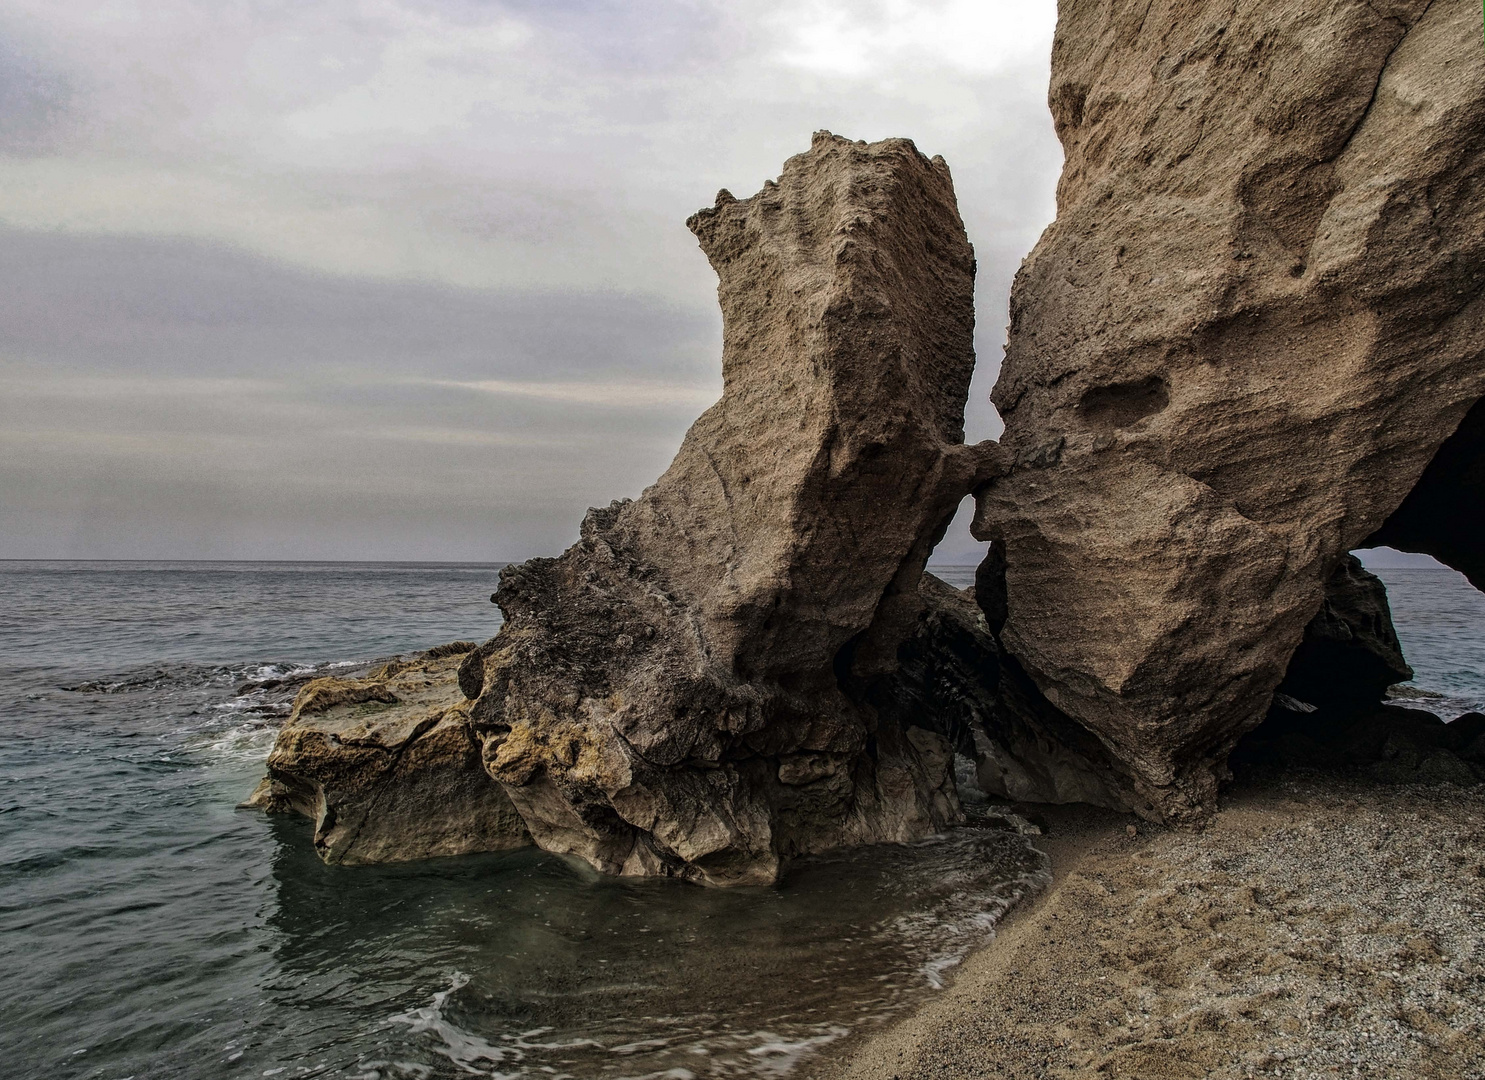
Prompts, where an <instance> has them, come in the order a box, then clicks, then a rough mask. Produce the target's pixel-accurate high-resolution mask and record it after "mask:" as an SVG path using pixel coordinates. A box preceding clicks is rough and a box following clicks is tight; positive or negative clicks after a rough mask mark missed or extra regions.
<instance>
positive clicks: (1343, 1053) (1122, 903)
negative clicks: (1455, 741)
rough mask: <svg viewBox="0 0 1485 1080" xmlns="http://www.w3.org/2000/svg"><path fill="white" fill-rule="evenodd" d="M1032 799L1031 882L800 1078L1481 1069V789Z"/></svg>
mask: <svg viewBox="0 0 1485 1080" xmlns="http://www.w3.org/2000/svg"><path fill="white" fill-rule="evenodd" d="M1037 810H1038V811H1039V813H1040V819H1041V820H1042V822H1043V823H1044V825H1045V828H1046V834H1045V835H1044V836H1043V837H1042V838H1041V839H1042V840H1043V841H1045V843H1043V844H1042V845H1041V846H1042V847H1043V850H1045V851H1046V852H1047V854H1048V855H1049V856H1050V857H1051V861H1052V871H1053V882H1052V884H1051V885H1050V886H1049V887H1048V889H1047V890H1046V891H1045V892H1044V893H1043V894H1042V895H1041V897H1040V898H1039V899H1037V900H1036V901H1033V902H1032V903H1031V904H1029V905H1028V906H1027V907H1026V908H1024V909H1022V910H1021V911H1020V912H1019V913H1018V914H1016V915H1014V916H1012V917H1011V918H1010V919H1008V920H1007V922H1006V924H1005V925H1004V926H1003V927H1002V929H1001V931H1000V934H999V936H998V937H997V938H996V940H995V941H994V942H992V943H991V944H990V945H988V946H987V947H985V948H984V949H982V950H981V951H980V952H978V953H977V954H975V955H974V956H972V957H970V958H969V959H968V960H967V961H966V962H965V963H964V965H963V966H962V968H961V970H960V971H959V973H958V975H957V977H956V978H955V980H954V982H953V983H952V984H951V985H950V987H949V988H948V989H947V990H945V991H944V992H943V993H942V994H940V995H938V996H936V997H934V998H932V999H930V1000H929V1001H928V1002H926V1003H925V1004H924V1005H923V1006H921V1007H920V1008H919V1009H917V1010H916V1011H915V1012H914V1013H912V1014H910V1015H908V1016H906V1017H904V1018H903V1019H902V1020H900V1021H898V1022H897V1023H895V1024H893V1025H892V1026H890V1027H888V1028H885V1029H879V1030H878V1031H876V1032H874V1033H868V1034H864V1035H862V1036H858V1037H856V1038H854V1039H850V1040H847V1041H846V1042H845V1043H843V1044H842V1045H841V1046H840V1049H839V1051H838V1052H837V1053H835V1054H833V1055H831V1056H829V1058H828V1059H825V1058H822V1059H817V1060H816V1061H814V1062H813V1063H812V1064H811V1067H810V1068H809V1069H808V1070H807V1071H806V1073H805V1075H807V1076H808V1077H809V1080H921V1078H929V1077H932V1078H956V1080H957V1078H961V1077H962V1078H966V1080H968V1078H977V1077H996V1078H1002V1077H1003V1078H1006V1080H1022V1078H1027V1080H1029V1078H1032V1077H1073V1078H1077V1077H1088V1078H1093V1077H1107V1076H1125V1077H1149V1078H1162V1080H1163V1078H1175V1077H1219V1078H1225V1077H1233V1078H1245V1077H1250V1076H1254V1077H1259V1076H1262V1077H1272V1076H1284V1077H1295V1078H1309V1077H1324V1078H1329V1077H1352V1076H1363V1077H1409V1078H1411V1077H1420V1078H1423V1077H1439V1078H1441V1080H1442V1078H1448V1080H1471V1078H1475V1080H1479V1078H1485V786H1476V787H1474V788H1468V789H1467V788H1460V787H1455V786H1452V785H1447V784H1446V785H1439V786H1436V787H1421V786H1398V787H1384V786H1378V785H1377V784H1375V783H1366V782H1360V781H1353V780H1348V779H1341V778H1337V777H1334V776H1327V775H1320V774H1314V773H1304V774H1295V773H1289V774H1283V775H1277V776H1268V777H1266V778H1262V779H1255V778H1249V779H1247V780H1245V781H1243V782H1242V783H1239V784H1237V785H1235V786H1234V788H1233V789H1232V790H1231V791H1229V793H1228V794H1227V796H1226V798H1225V799H1224V800H1223V808H1222V810H1221V812H1220V813H1219V814H1218V815H1217V817H1216V819H1215V820H1214V821H1213V822H1212V823H1211V825H1210V826H1209V827H1208V828H1207V829H1206V830H1205V831H1203V832H1201V833H1192V832H1176V831H1168V830H1165V829H1160V828H1155V827H1152V826H1149V825H1145V824H1141V825H1139V826H1138V828H1137V829H1135V830H1134V835H1130V821H1131V819H1130V818H1127V817H1123V816H1119V815H1115V814H1111V813H1107V812H1103V811H1096V810H1092V809H1088V808H1073V807H1067V808H1037Z"/></svg>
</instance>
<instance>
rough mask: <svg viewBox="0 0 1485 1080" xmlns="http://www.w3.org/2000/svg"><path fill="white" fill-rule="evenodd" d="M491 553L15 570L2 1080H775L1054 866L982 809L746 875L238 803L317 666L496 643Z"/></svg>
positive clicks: (0, 954)
mask: <svg viewBox="0 0 1485 1080" xmlns="http://www.w3.org/2000/svg"><path fill="white" fill-rule="evenodd" d="M945 574H946V576H948V577H951V578H952V579H954V581H955V582H956V583H957V584H961V585H962V584H966V583H968V581H969V580H970V576H971V572H969V571H966V570H963V569H958V570H955V569H951V570H947V571H945ZM497 575H498V567H496V566H450V565H408V564H396V565H345V564H282V563H261V564H252V563H238V564H233V563H21V562H9V563H3V562H0V595H3V597H4V601H3V603H0V970H3V971H4V973H5V978H4V981H3V984H0V986H3V993H0V1072H3V1075H4V1076H5V1077H7V1078H13V1077H48V1078H52V1077H55V1078H72V1077H78V1078H81V1077H97V1078H100V1080H104V1078H107V1080H124V1078H126V1077H137V1078H140V1080H143V1078H145V1077H150V1078H155V1077H160V1078H165V1077H191V1078H195V1077H231V1078H236V1077H244V1078H245V1077H264V1076H280V1077H285V1078H294V1077H302V1076H324V1077H357V1078H362V1080H385V1078H393V1077H396V1078H423V1080H426V1078H434V1077H455V1076H471V1075H485V1076H492V1077H517V1076H522V1077H543V1076H570V1077H576V1078H580V1080H589V1078H609V1077H669V1078H671V1080H684V1078H686V1077H697V1078H701V1077H733V1076H737V1077H779V1076H783V1075H785V1074H786V1073H788V1072H789V1071H790V1070H791V1069H792V1068H793V1067H794V1066H795V1065H796V1064H797V1063H798V1062H800V1061H801V1060H803V1059H804V1058H806V1057H808V1056H809V1055H811V1054H818V1053H820V1052H822V1051H824V1050H825V1049H826V1048H828V1047H829V1046H830V1045H831V1044H832V1043H834V1042H835V1041H836V1040H838V1039H839V1038H840V1037H841V1036H842V1035H844V1034H846V1033H847V1032H849V1031H851V1030H854V1029H858V1028H860V1027H862V1026H863V1025H870V1024H873V1023H877V1022H879V1021H880V1020H882V1019H883V1018H885V1017H888V1016H891V1015H893V1014H894V1013H895V1012H898V1011H900V1010H901V1009H902V1008H904V1007H905V1006H907V1005H909V1004H911V1003H912V1002H914V1001H917V1000H919V999H920V998H921V997H922V996H923V995H925V994H929V993H932V992H933V989H934V988H935V987H937V986H941V985H942V984H943V981H944V979H945V978H946V973H947V972H948V971H949V970H950V969H951V968H952V967H953V965H954V964H955V963H956V962H957V961H958V959H959V958H960V957H961V956H963V955H964V954H965V952H966V951H967V950H969V949H970V948H973V947H974V946H975V945H978V944H980V943H982V942H983V941H985V940H986V938H987V936H988V935H989V934H990V933H991V932H992V928H993V926H994V924H995V922H996V920H997V919H998V918H999V917H1000V916H1001V915H1002V914H1003V913H1004V911H1005V910H1006V909H1007V908H1008V907H1009V906H1010V905H1011V904H1013V903H1014V902H1015V901H1016V900H1017V899H1018V898H1019V897H1021V896H1022V895H1025V894H1026V893H1028V892H1030V891H1032V890H1034V889H1035V888H1037V887H1038V886H1039V884H1040V882H1041V881H1042V880H1043V877H1044V870H1045V860H1044V859H1043V858H1042V856H1041V855H1039V854H1038V853H1037V852H1036V851H1035V850H1034V849H1033V848H1032V847H1031V846H1030V844H1029V842H1028V841H1027V839H1026V838H1025V837H1024V836H1022V835H1020V834H1019V833H1018V832H1015V831H1011V830H1009V829H1007V828H1006V827H1004V822H1001V823H999V825H997V824H995V823H994V822H993V821H992V820H991V819H989V818H985V819H984V821H983V823H982V824H980V825H978V826H972V827H969V828H963V829H956V830H954V831H952V832H951V833H950V834H948V835H946V836H942V837H937V838H933V839H930V840H927V841H924V842H923V843H919V844H914V845H908V846H884V847H877V848H870V849H862V850H857V851H852V852H849V853H845V854H842V855H840V856H836V857H828V858H818V859H813V860H807V861H805V862H803V863H800V864H798V865H797V866H795V867H794V868H793V870H792V871H791V873H790V874H789V876H788V877H787V879H786V880H785V882H784V883H783V884H782V886H780V887H777V888H757V889H740V890H733V891H725V890H710V889H703V888H699V887H697V886H692V885H686V884H683V883H679V882H674V881H633V880H617V879H613V878H606V877H602V876H600V875H597V874H595V873H593V872H592V871H591V870H589V869H588V868H587V867H586V866H585V865H583V864H581V863H578V862H575V861H572V860H568V859H564V858H560V857H556V856H552V855H547V854H545V853H542V852H538V851H534V850H526V851H519V852H514V853H508V854H501V855H488V856H474V857H468V858H459V859H444V860H432V861H427V862H421V863H415V864H408V865H402V866H384V867H355V868H348V867H330V866H325V865H324V864H322V863H321V862H320V861H319V860H318V858H316V856H315V854H314V851H313V849H312V847H311V844H310V828H309V822H308V821H306V820H304V819H302V818H298V817H269V816H265V815H263V814H259V813H255V812H250V811H243V810H238V809H236V804H237V803H238V802H239V801H240V800H242V799H243V798H244V797H245V796H246V795H247V793H248V792H249V791H250V790H251V789H252V787H253V785H254V784H255V783H256V781H257V780H258V778H259V777H260V776H261V775H262V770H263V761H264V758H265V757H266V755H267V753H268V750H269V748H270V746H271V745H272V741H273V738H274V734H275V732H276V731H277V729H278V726H279V725H280V724H281V723H282V721H283V718H284V716H286V715H287V712H288V709H289V701H290V699H291V698H292V694H293V685H294V680H295V679H296V678H302V677H303V676H305V675H308V674H321V673H326V674H328V673H334V672H337V671H340V672H344V673H354V672H356V671H358V670H360V669H362V668H364V667H365V665H366V664H368V663H369V662H371V661H373V660H375V659H377V658H379V657H385V656H388V655H391V654H395V653H401V652H410V651H413V650H418V649H423V648H427V647H429V646H432V645H436V644H439V643H441V642H446V641H451V640H454V639H459V638H462V639H473V640H483V639H485V638H487V637H489V636H490V635H491V634H493V633H494V631H495V629H496V628H497V627H498V625H499V612H498V610H497V609H496V608H495V607H493V606H492V605H491V604H490V602H489V596H490V593H491V591H492V590H493V588H494V586H495V584H496V580H497Z"/></svg>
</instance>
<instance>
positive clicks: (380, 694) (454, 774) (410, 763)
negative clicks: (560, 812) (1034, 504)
mask: <svg viewBox="0 0 1485 1080" xmlns="http://www.w3.org/2000/svg"><path fill="white" fill-rule="evenodd" d="M471 648H473V645H472V643H468V642H464V643H460V644H459V646H457V647H441V648H438V649H434V650H431V651H430V652H428V653H427V654H425V655H424V656H423V657H421V658H419V659H418V660H415V661H412V662H399V661H393V662H391V663H389V664H387V665H386V666H384V667H382V668H381V669H380V670H379V671H376V672H373V673H372V674H371V675H370V676H369V677H368V678H366V679H334V678H331V679H315V680H314V681H312V682H309V683H306V684H305V686H304V687H303V688H302V689H301V690H300V691H299V695H298V697H296V698H295V700H294V712H293V714H292V715H291V716H290V717H289V720H288V722H287V723H285V725H284V727H283V729H282V730H281V731H280V732H279V735H278V738H277V740H276V741H275V742H274V746H273V752H272V753H271V754H270V755H269V757H268V775H267V777H266V778H265V779H264V780H263V782H262V783H261V784H259V785H258V789H257V790H256V791H255V792H254V793H253V795H252V797H251V798H250V799H249V800H248V802H247V803H246V804H244V805H246V806H251V807H254V808H256V809H261V810H266V811H268V812H270V813H300V814H303V815H304V816H306V817H308V818H310V819H312V820H313V821H314V823H315V834H314V845H315V850H316V851H317V852H318V853H319V855H320V857H321V858H322V859H324V860H325V861H326V862H330V863H347V864H352V863H378V862H406V861H410V860H415V859H427V858H432V857H435V856H439V855H467V854H471V853H473V852H480V851H504V850H506V849H509V848H516V847H524V846H526V845H529V844H530V843H531V837H530V835H529V834H528V833H527V831H526V827H525V825H524V824H523V823H522V821H521V818H520V816H519V815H518V814H517V813H516V811H515V808H514V807H513V806H512V805H511V801H510V799H509V798H507V797H506V794H505V792H504V791H503V790H502V789H501V787H500V785H499V784H496V783H495V782H493V781H492V780H491V779H490V778H489V777H488V776H487V775H486V773H485V771H484V769H483V767H482V766H481V763H480V753H479V744H478V743H477V742H476V741H475V739H474V736H473V734H472V733H471V732H470V730H469V723H468V721H469V702H468V701H466V700H465V698H464V696H463V695H462V694H461V693H460V692H459V687H458V682H457V678H456V675H457V671H458V667H459V665H460V663H461V662H462V661H463V659H464V656H465V654H466V653H467V652H468V650H469V649H471Z"/></svg>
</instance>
